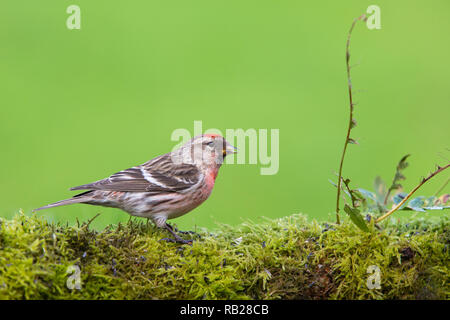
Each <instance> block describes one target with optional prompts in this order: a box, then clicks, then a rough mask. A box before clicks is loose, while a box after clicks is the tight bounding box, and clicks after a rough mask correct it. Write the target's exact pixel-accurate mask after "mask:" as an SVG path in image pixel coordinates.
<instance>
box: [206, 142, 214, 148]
mask: <svg viewBox="0 0 450 320" xmlns="http://www.w3.org/2000/svg"><path fill="white" fill-rule="evenodd" d="M206 145H207V146H210V147H212V146H214V141H209V142H207V143H206Z"/></svg>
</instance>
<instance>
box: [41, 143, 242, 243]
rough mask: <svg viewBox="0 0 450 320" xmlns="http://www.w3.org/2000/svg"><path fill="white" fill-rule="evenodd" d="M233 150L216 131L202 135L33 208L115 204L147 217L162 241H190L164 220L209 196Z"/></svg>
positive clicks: (189, 208) (181, 213)
mask: <svg viewBox="0 0 450 320" xmlns="http://www.w3.org/2000/svg"><path fill="white" fill-rule="evenodd" d="M234 153H237V148H235V147H234V146H232V145H231V144H230V143H229V142H227V141H226V140H225V138H223V137H222V136H221V135H219V134H202V135H199V136H196V137H194V138H192V139H191V140H189V141H188V142H186V143H185V144H183V145H182V146H180V147H179V148H177V149H175V150H173V151H172V152H169V153H166V154H163V155H160V156H158V157H156V158H153V159H151V160H149V161H147V162H145V163H144V164H141V165H138V166H135V167H131V168H129V169H125V170H122V171H119V172H117V173H114V174H113V175H111V176H109V177H107V178H105V179H102V180H98V181H95V182H92V183H88V184H83V185H80V186H77V187H73V188H70V190H86V191H84V192H82V193H79V194H76V195H74V196H73V197H72V198H69V199H65V200H61V201H57V202H55V203H51V204H48V205H46V206H43V207H40V208H37V209H34V210H33V212H34V211H39V210H43V209H48V208H54V207H59V206H64V205H69V204H75V203H82V204H89V205H97V206H104V207H112V208H118V209H121V210H123V211H125V212H127V213H128V214H130V215H132V216H137V217H144V218H148V219H150V220H151V221H152V222H153V223H154V224H155V225H156V226H157V227H159V228H163V229H166V230H167V231H168V232H170V233H171V234H172V235H173V237H174V239H171V238H164V240H167V241H171V242H176V243H182V244H192V240H185V239H183V238H181V237H180V236H179V235H178V234H177V233H176V232H175V230H174V228H173V227H172V226H171V225H169V224H168V223H167V222H166V221H167V220H168V219H173V218H177V217H180V216H182V215H184V214H186V213H188V212H190V211H192V210H193V209H195V208H197V207H198V206H199V205H201V204H202V203H203V202H204V201H205V200H206V199H208V197H209V196H210V194H211V192H212V189H213V187H214V184H215V180H216V177H217V175H218V172H219V169H220V167H221V166H222V164H223V161H224V158H225V157H226V156H227V155H230V154H234Z"/></svg>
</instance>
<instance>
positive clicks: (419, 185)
mask: <svg viewBox="0 0 450 320" xmlns="http://www.w3.org/2000/svg"><path fill="white" fill-rule="evenodd" d="M449 167H450V163H448V164H447V165H445V166H443V167H440V166H437V169H436V170H435V171H433V172H432V173H430V175H428V177H426V178H423V179H422V180H421V181H420V183H419V184H418V185H417V186H416V187H415V188H414V189H412V190H411V192H410V193H408V194H407V195H406V197H405V198H403V200H402V201H400V202H399V203H398V204H397V205H396V206H395V207H394V208H392V209H391V210H389V211H388V212H387V213H385V214H384V215H382V216H381V217H379V218H378V219H377V220H375V222H376V223H378V222H380V221H382V220H384V219H386V218H387V217H389V216H390V215H391V214H393V213H394V212H395V211H397V210H398V209H400V208H401V206H402V205H403V204H404V203H405V202H406V201H407V200H408V199H409V198H410V197H411V196H412V195H413V194H414V193H415V192H416V191H417V190H418V189H419V188H420V187H421V186H423V185H424V184H425V183H426V182H427V181H429V180H430V179H431V178H433V177H434V176H436V175H437V174H439V173H440V172H442V171H444V170H445V169H447V168H449Z"/></svg>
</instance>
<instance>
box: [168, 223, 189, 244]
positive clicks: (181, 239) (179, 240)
mask: <svg viewBox="0 0 450 320" xmlns="http://www.w3.org/2000/svg"><path fill="white" fill-rule="evenodd" d="M165 229H166V230H167V231H169V232H170V233H171V234H172V235H173V236H174V239H171V238H163V239H161V240H164V241H167V242H173V243H181V244H189V245H192V242H193V240H185V239H183V238H181V237H180V236H179V235H178V234H176V232H175V231H174V230H173V227H172V226H171V225H170V224H168V223H166V225H165Z"/></svg>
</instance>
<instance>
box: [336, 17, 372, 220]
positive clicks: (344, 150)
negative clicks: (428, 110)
mask: <svg viewBox="0 0 450 320" xmlns="http://www.w3.org/2000/svg"><path fill="white" fill-rule="evenodd" d="M365 19H366V15H365V14H363V15H362V16H360V17H358V18H356V19H355V20H353V23H352V26H351V27H350V30H349V32H348V36H347V44H346V47H345V49H346V50H345V61H346V66H347V82H348V96H349V100H350V116H349V123H348V129H347V136H346V138H345V144H344V149H343V150H342V156H341V162H340V164H339V177H338V187H337V197H336V223H337V224H340V219H339V200H340V195H341V179H342V168H343V166H344V158H345V152H346V151H347V145H348V144H349V143H355V141H354V140H352V139H351V138H350V131H351V130H352V128H353V127H354V126H355V122H354V120H353V107H354V104H353V96H352V80H351V77H350V69H351V67H350V38H351V35H352V31H353V28H354V27H355V25H356V23H357V22H358V21H359V20H365Z"/></svg>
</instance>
